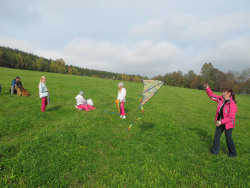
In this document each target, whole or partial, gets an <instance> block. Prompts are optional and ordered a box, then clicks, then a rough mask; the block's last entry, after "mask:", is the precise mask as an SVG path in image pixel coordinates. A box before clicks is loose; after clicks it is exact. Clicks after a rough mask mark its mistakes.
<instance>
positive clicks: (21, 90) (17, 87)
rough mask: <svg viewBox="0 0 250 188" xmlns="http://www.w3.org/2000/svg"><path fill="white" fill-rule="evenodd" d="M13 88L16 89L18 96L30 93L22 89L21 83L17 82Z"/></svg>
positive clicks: (26, 95)
mask: <svg viewBox="0 0 250 188" xmlns="http://www.w3.org/2000/svg"><path fill="white" fill-rule="evenodd" d="M15 89H16V91H17V95H18V96H20V95H22V96H25V97H28V96H30V93H29V92H28V91H27V90H26V89H24V88H23V87H22V85H20V84H19V83H18V82H17V83H16V85H15Z"/></svg>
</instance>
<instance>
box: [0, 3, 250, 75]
mask: <svg viewBox="0 0 250 188" xmlns="http://www.w3.org/2000/svg"><path fill="white" fill-rule="evenodd" d="M0 46H6V47H11V48H17V49H19V50H22V51H25V52H29V53H33V54H35V55H38V56H42V57H45V58H51V59H53V60H55V59H58V58H63V59H64V60H65V62H66V64H68V65H76V66H79V67H83V68H90V69H98V70H105V71H111V72H117V73H127V74H140V75H142V76H149V77H152V76H156V75H164V74H165V73H169V72H173V71H178V70H181V71H182V72H184V73H186V72H187V71H189V70H194V71H195V72H196V73H198V74H200V70H201V67H202V65H203V64H204V63H206V62H211V63H212V64H213V65H214V67H216V68H218V69H220V70H222V71H224V72H227V71H229V70H232V71H239V72H242V70H243V69H245V68H249V67H250V1H249V0H0Z"/></svg>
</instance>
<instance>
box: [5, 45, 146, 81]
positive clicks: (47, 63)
mask: <svg viewBox="0 0 250 188" xmlns="http://www.w3.org/2000/svg"><path fill="white" fill-rule="evenodd" d="M0 67H8V68H14V69H24V70H32V71H42V72H53V73H62V74H71V75H79V76H91V77H99V78H104V79H116V80H124V81H133V82H141V79H148V78H147V77H143V76H140V75H129V74H119V73H114V72H107V71H101V70H94V69H87V68H81V67H77V66H72V65H67V64H66V63H65V61H64V60H63V59H62V58H60V59H56V60H52V59H46V58H43V57H39V56H36V55H33V54H30V53H26V52H23V51H20V50H18V49H11V48H7V47H3V46H0Z"/></svg>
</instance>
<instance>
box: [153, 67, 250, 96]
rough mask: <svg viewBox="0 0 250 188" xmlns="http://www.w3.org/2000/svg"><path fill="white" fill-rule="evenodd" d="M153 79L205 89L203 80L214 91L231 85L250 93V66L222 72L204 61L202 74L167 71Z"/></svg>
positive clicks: (234, 89) (237, 89) (235, 90)
mask: <svg viewBox="0 0 250 188" xmlns="http://www.w3.org/2000/svg"><path fill="white" fill-rule="evenodd" d="M153 79H156V80H162V81H164V82H165V83H166V84H167V85H170V86H177V87H185V88H191V89H203V85H202V82H203V81H204V82H207V83H208V85H209V86H210V88H211V89H212V90H214V91H221V90H222V89H223V88H225V87H230V88H232V89H233V91H234V92H235V93H239V94H250V68H247V69H245V70H243V71H242V72H241V73H239V72H232V71H229V72H226V73H224V72H222V71H220V70H219V69H217V68H215V67H214V66H213V64H212V63H204V64H203V66H202V68H201V74H200V75H197V74H196V73H195V72H194V71H193V70H190V71H188V73H186V74H183V73H182V72H181V71H177V72H172V73H167V74H165V75H164V76H161V75H159V76H155V77H153Z"/></svg>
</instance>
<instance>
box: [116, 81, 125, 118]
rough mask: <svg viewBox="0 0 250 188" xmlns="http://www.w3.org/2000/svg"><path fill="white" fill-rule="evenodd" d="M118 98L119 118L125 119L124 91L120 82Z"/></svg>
mask: <svg viewBox="0 0 250 188" xmlns="http://www.w3.org/2000/svg"><path fill="white" fill-rule="evenodd" d="M118 88H119V89H118V96H117V99H118V100H119V102H120V118H122V119H126V114H125V110H124V104H125V102H126V99H125V97H126V89H125V88H124V84H123V83H122V82H120V83H119V84H118Z"/></svg>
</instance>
